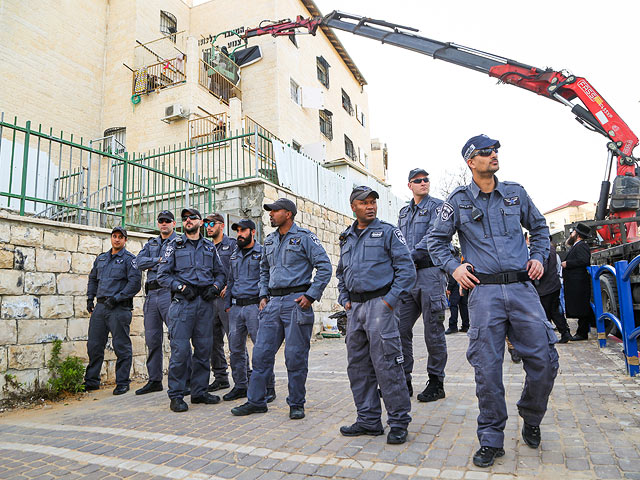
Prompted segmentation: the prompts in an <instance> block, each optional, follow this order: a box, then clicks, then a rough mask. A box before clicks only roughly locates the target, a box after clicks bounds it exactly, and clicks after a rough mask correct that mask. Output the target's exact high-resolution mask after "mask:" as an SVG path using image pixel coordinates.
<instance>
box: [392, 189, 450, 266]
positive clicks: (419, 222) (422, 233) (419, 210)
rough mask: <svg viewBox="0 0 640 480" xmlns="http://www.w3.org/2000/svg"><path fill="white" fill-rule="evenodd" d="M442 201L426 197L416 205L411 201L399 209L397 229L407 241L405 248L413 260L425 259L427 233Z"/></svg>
mask: <svg viewBox="0 0 640 480" xmlns="http://www.w3.org/2000/svg"><path fill="white" fill-rule="evenodd" d="M442 203H443V201H442V200H440V199H439V198H433V197H430V196H429V195H427V196H426V197H424V198H423V199H422V200H421V201H420V203H419V204H418V205H416V204H415V202H414V201H413V200H411V202H409V205H406V206H404V207H402V208H401V209H400V213H399V214H398V228H399V229H400V231H401V232H402V234H403V235H404V238H405V239H406V241H407V247H409V251H410V252H411V255H412V257H413V258H414V260H421V259H426V258H427V256H428V255H429V252H428V249H427V232H428V231H429V229H430V228H431V227H432V226H433V224H434V223H435V221H436V218H437V216H438V213H439V212H440V206H441V205H442Z"/></svg>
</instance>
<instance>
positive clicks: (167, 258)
mask: <svg viewBox="0 0 640 480" xmlns="http://www.w3.org/2000/svg"><path fill="white" fill-rule="evenodd" d="M226 278H227V275H226V273H225V271H224V268H223V266H222V263H220V259H219V258H218V253H217V252H216V247H215V245H214V244H213V242H211V241H210V240H207V239H206V238H203V237H200V240H199V241H198V243H197V244H196V245H194V242H192V241H189V240H188V239H187V236H186V235H178V236H176V238H175V239H174V240H172V241H171V243H169V245H167V248H166V250H165V252H164V259H163V260H162V263H160V267H159V268H158V283H160V285H161V286H162V287H164V288H169V289H171V291H172V292H175V291H177V290H178V287H179V286H180V285H182V284H185V283H186V284H189V285H193V286H196V287H208V286H210V285H216V286H217V287H218V288H219V289H220V290H222V288H223V287H224V284H225V281H226Z"/></svg>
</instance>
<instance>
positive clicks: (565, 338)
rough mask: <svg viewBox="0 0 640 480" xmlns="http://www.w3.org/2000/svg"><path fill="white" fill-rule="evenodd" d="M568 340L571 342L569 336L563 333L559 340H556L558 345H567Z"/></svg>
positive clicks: (567, 333)
mask: <svg viewBox="0 0 640 480" xmlns="http://www.w3.org/2000/svg"><path fill="white" fill-rule="evenodd" d="M569 340H571V334H570V333H569V332H565V333H563V334H562V335H560V340H558V343H567V342H568V341H569Z"/></svg>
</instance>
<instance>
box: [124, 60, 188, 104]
mask: <svg viewBox="0 0 640 480" xmlns="http://www.w3.org/2000/svg"><path fill="white" fill-rule="evenodd" d="M186 63H187V59H186V56H184V55H182V56H179V57H176V58H172V59H170V60H163V61H162V62H156V63H153V64H151V65H148V66H146V67H142V68H140V69H138V70H135V71H134V72H133V82H132V92H133V95H144V94H147V93H151V92H157V91H159V90H161V89H163V88H167V87H171V86H173V85H178V84H181V83H184V82H186V80H187V77H186V75H185V66H186Z"/></svg>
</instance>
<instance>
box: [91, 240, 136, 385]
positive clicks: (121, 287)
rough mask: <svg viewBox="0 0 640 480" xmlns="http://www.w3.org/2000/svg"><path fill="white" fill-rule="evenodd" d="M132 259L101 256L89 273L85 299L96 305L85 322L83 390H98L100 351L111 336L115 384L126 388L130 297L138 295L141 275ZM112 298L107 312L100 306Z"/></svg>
mask: <svg viewBox="0 0 640 480" xmlns="http://www.w3.org/2000/svg"><path fill="white" fill-rule="evenodd" d="M134 259H135V256H134V255H133V254H132V253H131V252H129V251H127V249H125V248H123V249H122V250H120V251H119V252H118V253H116V254H112V253H111V250H109V251H108V252H104V253H101V254H100V255H98V257H97V258H96V259H95V261H94V262H93V268H92V269H91V273H89V282H88V286H87V298H88V299H89V300H93V299H94V298H96V299H97V301H98V303H97V305H96V306H95V309H94V310H93V312H92V313H91V318H90V319H89V333H88V337H87V353H88V355H89V364H88V365H87V370H86V372H85V376H84V378H85V384H86V386H87V387H89V388H90V387H98V386H100V370H101V369H102V361H103V360H104V348H105V346H106V345H107V338H108V336H109V333H111V339H112V343H113V349H114V350H115V352H116V357H117V360H116V384H117V385H118V386H121V385H122V386H127V387H128V386H129V381H130V380H129V374H130V373H131V360H132V358H133V354H132V349H131V338H130V337H129V327H130V326H131V310H132V309H133V297H134V296H135V295H136V293H138V292H139V291H140V286H141V277H142V275H141V273H140V270H138V269H137V268H136V266H135V263H133V260H134ZM108 298H113V299H114V300H115V301H116V302H117V303H116V304H115V306H114V307H113V308H109V307H108V306H107V305H106V304H105V303H104V302H105V300H107V299H108Z"/></svg>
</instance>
